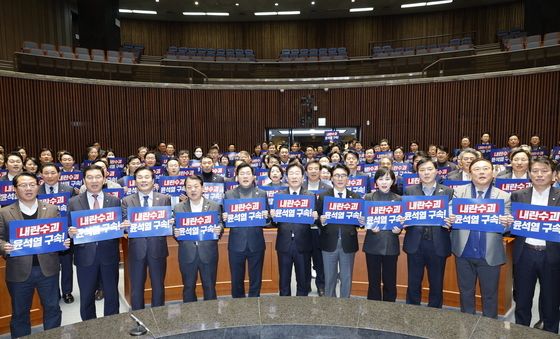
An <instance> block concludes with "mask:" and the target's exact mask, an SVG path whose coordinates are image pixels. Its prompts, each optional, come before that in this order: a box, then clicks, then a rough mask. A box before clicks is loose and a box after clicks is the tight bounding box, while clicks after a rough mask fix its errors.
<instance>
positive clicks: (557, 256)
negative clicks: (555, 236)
mask: <svg viewBox="0 0 560 339" xmlns="http://www.w3.org/2000/svg"><path fill="white" fill-rule="evenodd" d="M532 197H533V188H532V187H529V188H525V189H522V190H519V191H515V192H513V193H512V194H511V202H512V203H513V202H521V203H525V204H530V203H531V199H532ZM548 206H560V189H558V188H555V187H551V188H550V194H549V195H548ZM525 239H526V238H525V237H520V236H516V237H515V241H514V242H513V263H514V264H515V263H517V262H518V261H519V258H521V253H523V245H525ZM546 259H547V261H548V263H549V264H554V265H558V264H560V243H557V242H553V241H547V242H546Z"/></svg>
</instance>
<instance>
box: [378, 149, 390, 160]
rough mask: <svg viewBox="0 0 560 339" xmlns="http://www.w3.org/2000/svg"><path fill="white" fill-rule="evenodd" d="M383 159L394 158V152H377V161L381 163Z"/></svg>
mask: <svg viewBox="0 0 560 339" xmlns="http://www.w3.org/2000/svg"><path fill="white" fill-rule="evenodd" d="M381 158H391V159H392V158H393V152H391V151H385V152H377V153H375V157H374V159H375V161H379V160H381Z"/></svg>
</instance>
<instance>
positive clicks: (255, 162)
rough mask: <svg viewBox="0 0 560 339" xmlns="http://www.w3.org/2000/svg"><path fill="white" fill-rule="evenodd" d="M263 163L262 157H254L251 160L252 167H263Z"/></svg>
mask: <svg viewBox="0 0 560 339" xmlns="http://www.w3.org/2000/svg"><path fill="white" fill-rule="evenodd" d="M261 162H262V159H261V157H252V158H251V167H253V168H259V167H261Z"/></svg>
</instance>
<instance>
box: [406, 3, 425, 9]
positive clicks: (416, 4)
mask: <svg viewBox="0 0 560 339" xmlns="http://www.w3.org/2000/svg"><path fill="white" fill-rule="evenodd" d="M422 6H426V3H425V2H414V3H411V4H402V5H401V8H412V7H422Z"/></svg>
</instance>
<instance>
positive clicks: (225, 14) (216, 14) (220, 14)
mask: <svg viewBox="0 0 560 339" xmlns="http://www.w3.org/2000/svg"><path fill="white" fill-rule="evenodd" d="M206 15H210V16H229V13H227V12H206Z"/></svg>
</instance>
